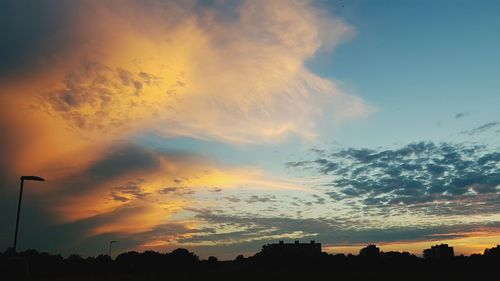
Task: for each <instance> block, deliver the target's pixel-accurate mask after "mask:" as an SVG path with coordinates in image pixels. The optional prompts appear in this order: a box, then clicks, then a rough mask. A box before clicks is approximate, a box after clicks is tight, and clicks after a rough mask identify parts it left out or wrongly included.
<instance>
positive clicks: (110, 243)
mask: <svg viewBox="0 0 500 281" xmlns="http://www.w3.org/2000/svg"><path fill="white" fill-rule="evenodd" d="M113 243H116V241H114V240H113V241H109V258H110V259H113V258H112V257H111V245H113Z"/></svg>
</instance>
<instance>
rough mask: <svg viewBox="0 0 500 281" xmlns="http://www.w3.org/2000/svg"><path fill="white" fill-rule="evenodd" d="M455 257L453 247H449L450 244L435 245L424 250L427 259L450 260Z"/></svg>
mask: <svg viewBox="0 0 500 281" xmlns="http://www.w3.org/2000/svg"><path fill="white" fill-rule="evenodd" d="M454 256H455V254H454V252H453V247H449V246H448V244H440V245H434V246H432V247H431V248H430V249H425V250H424V258H425V259H448V258H453V257H454Z"/></svg>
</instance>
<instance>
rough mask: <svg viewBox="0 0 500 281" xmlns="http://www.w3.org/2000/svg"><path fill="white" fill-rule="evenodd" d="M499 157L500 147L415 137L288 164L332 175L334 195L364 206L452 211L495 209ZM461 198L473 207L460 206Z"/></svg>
mask: <svg viewBox="0 0 500 281" xmlns="http://www.w3.org/2000/svg"><path fill="white" fill-rule="evenodd" d="M498 163H500V153H498V152H496V151H492V150H491V149H488V148H487V147H485V146H478V145H465V144H451V143H440V144H435V143H432V142H419V143H412V144H409V145H407V146H404V147H401V148H398V149H387V150H380V149H379V150H373V149H356V148H349V149H344V150H340V151H335V152H333V153H331V154H330V157H328V158H318V159H316V160H313V161H302V162H300V164H296V163H294V165H290V164H288V163H287V164H286V165H287V167H294V168H296V169H298V168H308V169H311V168H314V169H315V170H316V172H317V173H318V174H320V175H325V176H326V175H332V181H331V182H330V183H329V184H327V186H329V188H330V189H331V190H330V191H327V194H329V195H330V196H331V197H332V198H333V199H335V200H343V199H346V198H357V199H360V200H363V201H362V202H363V204H364V205H365V206H368V207H372V206H374V207H394V208H396V207H401V206H406V207H408V206H411V207H412V208H416V207H419V208H421V209H422V210H424V209H426V210H428V211H429V212H434V213H438V214H442V215H445V214H448V215H450V214H457V213H463V212H467V213H478V212H483V213H491V212H496V211H498V210H499V207H498V206H500V205H498V204H497V202H498V200H499V197H500V167H499V165H498ZM443 202H446V205H439V206H437V207H433V208H431V205H433V204H440V203H443ZM458 202H460V203H458ZM454 203H456V204H454ZM464 204H469V205H468V206H470V207H474V208H473V209H472V208H470V209H466V210H463V209H462V208H460V206H464Z"/></svg>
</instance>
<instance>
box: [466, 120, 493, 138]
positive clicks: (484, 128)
mask: <svg viewBox="0 0 500 281" xmlns="http://www.w3.org/2000/svg"><path fill="white" fill-rule="evenodd" d="M499 124H500V122H498V121H492V122H488V123H486V124H483V125H481V126H478V127H476V128H473V129H471V130H467V131H462V132H460V133H461V134H468V135H470V136H472V135H477V134H481V133H484V132H487V131H489V130H490V129H492V128H495V127H497V126H498V125H499ZM497 132H498V131H497Z"/></svg>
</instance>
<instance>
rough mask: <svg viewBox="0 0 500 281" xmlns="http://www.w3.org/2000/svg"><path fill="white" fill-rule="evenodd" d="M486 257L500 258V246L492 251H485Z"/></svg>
mask: <svg viewBox="0 0 500 281" xmlns="http://www.w3.org/2000/svg"><path fill="white" fill-rule="evenodd" d="M484 255H485V256H489V257H500V245H497V246H496V247H494V248H491V249H485V250H484Z"/></svg>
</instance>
